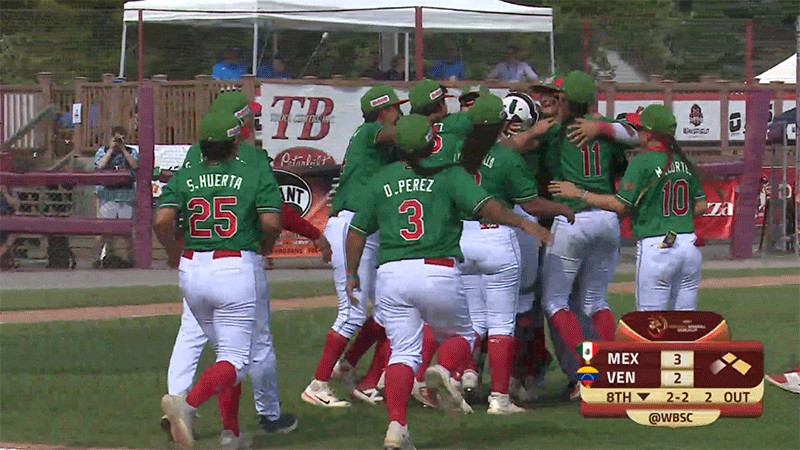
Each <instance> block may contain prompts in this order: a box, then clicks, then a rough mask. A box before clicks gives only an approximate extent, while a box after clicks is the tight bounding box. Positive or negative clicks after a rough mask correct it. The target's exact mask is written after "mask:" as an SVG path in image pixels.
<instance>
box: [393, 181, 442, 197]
mask: <svg viewBox="0 0 800 450" xmlns="http://www.w3.org/2000/svg"><path fill="white" fill-rule="evenodd" d="M433 182H434V180H432V179H430V178H406V179H404V180H397V189H395V190H394V191H392V186H390V185H389V184H384V185H383V192H384V193H385V194H386V197H387V198H388V197H391V196H392V195H396V194H400V193H403V192H431V187H432V186H433Z"/></svg>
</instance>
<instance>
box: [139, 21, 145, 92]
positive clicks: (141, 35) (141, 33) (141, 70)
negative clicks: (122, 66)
mask: <svg viewBox="0 0 800 450" xmlns="http://www.w3.org/2000/svg"><path fill="white" fill-rule="evenodd" d="M143 47H144V19H143V17H142V10H141V9H140V10H139V49H138V52H139V84H141V83H142V82H143V81H144V48H143Z"/></svg>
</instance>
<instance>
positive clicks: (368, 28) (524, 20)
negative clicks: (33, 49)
mask: <svg viewBox="0 0 800 450" xmlns="http://www.w3.org/2000/svg"><path fill="white" fill-rule="evenodd" d="M417 8H420V9H421V13H422V14H421V16H422V17H421V18H422V24H421V25H422V29H423V30H424V32H425V33H455V32H462V33H491V32H503V33H549V34H550V66H551V67H550V69H551V71H553V72H554V71H555V57H554V54H553V51H554V50H553V11H552V9H551V8H538V7H528V6H519V5H514V4H511V3H505V2H503V1H500V0H459V1H457V2H455V1H452V0H373V1H371V2H369V3H366V2H365V3H363V4H362V3H360V2H356V1H354V0H139V1H129V2H127V3H125V15H124V19H123V27H122V29H123V33H122V52H121V58H120V76H124V66H125V41H126V34H127V26H126V25H127V24H128V23H132V22H133V23H136V22H138V21H139V12H140V11H141V16H142V17H141V20H142V22H162V23H166V22H176V23H177V22H180V23H188V24H196V25H208V26H235V27H247V28H249V27H252V28H253V67H255V66H256V63H257V59H258V55H257V46H258V45H257V44H258V31H259V27H268V28H269V29H273V30H277V29H294V30H312V31H350V32H404V33H411V32H415V31H416V26H417V12H418V10H417ZM417 45H419V43H417ZM418 51H420V50H418ZM406 56H408V55H406ZM406 64H408V57H406ZM254 70H255V69H254ZM406 73H408V70H406Z"/></svg>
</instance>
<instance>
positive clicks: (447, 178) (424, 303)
mask: <svg viewBox="0 0 800 450" xmlns="http://www.w3.org/2000/svg"><path fill="white" fill-rule="evenodd" d="M433 136H434V134H433V131H432V129H431V125H430V122H429V121H428V120H427V119H426V118H425V117H423V116H420V115H416V114H411V115H409V116H407V117H403V118H401V119H400V120H399V121H398V122H397V140H396V141H397V146H398V147H399V150H400V153H401V154H402V159H403V161H399V162H397V163H394V164H391V165H389V166H388V167H386V168H384V169H383V170H381V171H380V172H379V173H378V174H376V175H375V177H374V178H373V180H372V182H371V184H370V187H369V189H368V190H367V191H365V192H364V193H363V198H362V202H363V205H362V207H361V209H359V211H358V213H357V214H356V216H355V217H354V218H353V220H352V222H351V223H350V229H349V232H348V235H347V244H346V246H347V292H348V295H349V296H350V297H351V301H353V302H355V303H357V302H359V301H360V298H359V297H360V296H358V292H359V289H360V288H361V284H360V274H359V273H358V268H359V267H360V263H361V257H362V253H363V251H364V248H365V247H366V245H367V240H368V236H371V235H373V234H374V233H375V232H376V231H378V230H380V247H379V251H378V253H379V254H378V264H379V267H378V275H377V278H378V279H377V296H378V303H379V305H380V310H381V312H382V314H383V315H384V316H383V318H384V320H385V322H384V324H385V326H386V334H387V336H388V338H389V341H390V342H391V347H392V356H391V359H390V361H389V366H388V367H387V369H386V405H387V407H388V410H389V420H390V423H389V427H388V429H387V432H386V438H385V440H384V447H386V448H391V449H395V448H409V447H411V442H410V437H409V433H408V425H407V420H406V410H407V406H408V400H409V398H410V397H411V389H412V386H413V381H414V373H415V371H416V370H417V368H418V367H419V364H420V363H421V360H422V357H421V347H422V328H423V324H424V323H425V322H427V323H428V324H429V325H430V326H431V328H432V329H433V331H434V333H435V335H436V337H437V339H438V340H440V341H442V342H443V343H442V345H441V346H440V347H439V351H438V364H436V365H434V366H431V367H429V368H428V369H427V370H426V373H425V381H426V384H427V386H428V388H429V389H432V390H434V391H435V392H437V397H438V400H439V404H440V405H442V406H443V407H445V408H447V409H450V410H456V411H465V412H467V411H471V408H469V405H467V404H466V402H464V400H463V398H462V397H461V393H460V391H459V390H458V389H457V388H456V387H455V386H453V385H452V384H451V374H452V373H453V371H454V370H455V369H456V368H458V367H461V366H462V365H463V364H466V362H467V361H468V360H469V358H470V353H471V351H472V345H473V342H474V332H473V330H472V326H471V324H470V319H469V310H468V307H467V303H466V300H465V299H464V294H463V288H462V286H461V277H460V271H459V268H458V264H457V262H458V261H460V260H463V256H462V253H461V250H460V248H459V239H460V235H461V222H460V217H461V215H462V214H478V216H480V217H482V218H484V219H487V220H489V221H491V222H492V223H497V224H503V225H511V226H518V227H521V228H523V229H524V230H525V231H526V232H529V233H532V234H535V235H536V236H537V237H539V238H541V239H543V240H544V241H548V240H549V233H548V232H547V230H545V229H544V228H542V227H540V226H538V225H537V224H534V223H532V222H528V221H525V220H523V219H522V217H520V216H518V215H516V214H514V213H513V212H512V211H510V210H509V209H507V208H505V207H503V206H502V205H501V204H500V203H499V202H497V201H496V200H492V199H491V197H490V196H489V195H488V194H487V193H486V191H485V190H484V189H483V188H481V187H480V186H478V185H477V184H475V180H474V177H473V176H471V175H469V174H467V173H466V171H465V170H464V169H463V168H462V167H458V166H457V165H456V164H455V163H444V164H442V163H441V161H439V160H438V159H434V160H433V161H432V162H433V163H434V164H428V161H427V160H428V157H429V156H430V155H431V153H432V151H433V147H434V145H435V142H434V140H433Z"/></svg>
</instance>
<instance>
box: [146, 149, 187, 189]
mask: <svg viewBox="0 0 800 450" xmlns="http://www.w3.org/2000/svg"><path fill="white" fill-rule="evenodd" d="M189 147H191V145H156V146H155V149H154V152H153V153H154V155H153V156H154V164H153V165H154V167H159V168H161V170H171V171H173V172H177V171H178V169H180V168H181V164H183V160H184V159H186V153H187V152H188V151H189ZM165 184H166V183H162V182H160V181H158V180H153V197H156V198H158V197H161V191H162V189H164V185H165Z"/></svg>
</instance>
